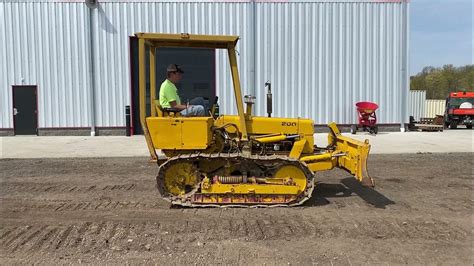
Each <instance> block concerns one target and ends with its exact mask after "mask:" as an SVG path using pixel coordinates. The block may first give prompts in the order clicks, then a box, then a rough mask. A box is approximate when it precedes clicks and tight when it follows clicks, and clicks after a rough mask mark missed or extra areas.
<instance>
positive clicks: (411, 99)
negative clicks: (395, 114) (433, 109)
mask: <svg viewBox="0 0 474 266" xmlns="http://www.w3.org/2000/svg"><path fill="white" fill-rule="evenodd" d="M425 102H426V91H415V90H410V92H409V94H408V106H409V111H408V116H413V118H415V120H416V121H418V120H419V119H420V117H425Z"/></svg>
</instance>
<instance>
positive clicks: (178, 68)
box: [166, 64, 184, 73]
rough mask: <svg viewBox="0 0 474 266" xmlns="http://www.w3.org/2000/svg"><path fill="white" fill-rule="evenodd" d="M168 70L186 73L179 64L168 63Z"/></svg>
mask: <svg viewBox="0 0 474 266" xmlns="http://www.w3.org/2000/svg"><path fill="white" fill-rule="evenodd" d="M166 71H167V72H179V73H184V71H183V70H182V69H181V68H180V67H179V66H178V65H177V64H171V65H168V67H167V68H166Z"/></svg>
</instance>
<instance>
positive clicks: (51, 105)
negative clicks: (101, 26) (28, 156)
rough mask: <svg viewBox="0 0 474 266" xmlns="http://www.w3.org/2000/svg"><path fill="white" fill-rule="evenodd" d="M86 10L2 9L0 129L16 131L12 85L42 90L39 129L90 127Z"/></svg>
mask: <svg viewBox="0 0 474 266" xmlns="http://www.w3.org/2000/svg"><path fill="white" fill-rule="evenodd" d="M87 12H88V11H87V7H85V5H84V4H57V3H30V2H27V3H9V2H4V3H0V55H1V57H2V60H1V61H2V62H1V63H0V75H1V76H0V86H1V90H0V96H1V105H2V107H1V108H0V109H1V111H0V112H1V114H0V128H13V118H12V117H13V116H12V87H11V86H12V85H37V86H38V108H39V110H38V112H39V121H38V126H39V127H43V128H44V127H84V126H89V125H90V123H89V109H88V89H89V86H90V83H89V82H90V81H89V73H88V65H89V64H88V51H87V47H88V46H87V45H86V42H87V40H88V38H87V34H86V30H85V29H86V28H87V23H88V15H87Z"/></svg>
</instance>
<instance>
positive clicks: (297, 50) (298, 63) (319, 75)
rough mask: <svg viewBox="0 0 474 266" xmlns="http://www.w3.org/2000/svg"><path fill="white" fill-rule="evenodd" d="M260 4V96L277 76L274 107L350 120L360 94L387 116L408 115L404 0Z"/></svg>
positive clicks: (279, 111) (280, 112) (321, 119)
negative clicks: (404, 111) (395, 0)
mask: <svg viewBox="0 0 474 266" xmlns="http://www.w3.org/2000/svg"><path fill="white" fill-rule="evenodd" d="M256 6H257V12H256V14H257V19H256V21H257V34H256V36H257V49H256V51H257V57H256V58H257V62H256V66H257V67H256V70H257V72H256V73H257V78H256V87H257V91H256V96H257V99H265V92H264V90H263V88H262V87H263V84H264V82H265V80H267V79H268V80H271V81H272V85H273V88H274V89H275V91H274V96H273V97H274V99H275V106H277V107H278V108H274V110H275V115H277V116H289V117H295V116H302V117H309V118H312V119H314V120H315V121H316V123H317V124H326V123H328V122H330V121H336V122H338V123H343V124H349V123H354V122H355V119H356V110H355V107H354V104H355V103H356V102H359V101H373V102H376V103H378V104H379V106H380V109H379V110H378V113H377V117H378V119H379V121H380V123H399V122H401V121H402V120H403V119H402V118H401V113H402V108H403V104H402V101H403V99H402V97H404V96H403V94H402V93H401V90H404V89H406V87H405V86H403V84H402V82H403V76H402V74H403V73H402V69H403V68H404V65H403V61H402V56H403V54H404V53H406V52H407V51H403V50H402V45H401V44H402V42H403V41H404V40H403V39H404V34H403V32H402V28H401V26H402V5H401V4H396V3H386V4H380V3H353V4H348V3H290V4H284V5H283V4H275V3H258V4H256ZM405 41H406V40H405ZM405 95H406V94H405ZM259 103H260V104H259V105H257V107H256V108H257V114H260V115H262V114H264V112H265V111H264V110H265V106H264V105H263V104H261V103H262V102H259Z"/></svg>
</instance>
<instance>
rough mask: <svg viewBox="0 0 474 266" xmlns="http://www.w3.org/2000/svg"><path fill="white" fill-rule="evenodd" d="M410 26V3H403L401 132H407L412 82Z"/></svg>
mask: <svg viewBox="0 0 474 266" xmlns="http://www.w3.org/2000/svg"><path fill="white" fill-rule="evenodd" d="M408 25H409V15H408V1H403V3H402V31H403V33H402V34H403V36H402V38H403V44H402V49H403V55H402V69H401V74H402V92H401V93H402V95H401V96H402V106H401V107H402V108H401V114H400V115H401V122H400V131H401V132H405V122H406V119H407V111H408V91H409V89H410V83H409V82H410V81H409V78H408V73H409V72H408V68H409V66H408V54H409V51H408V49H409V45H408V44H409V34H408Z"/></svg>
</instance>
